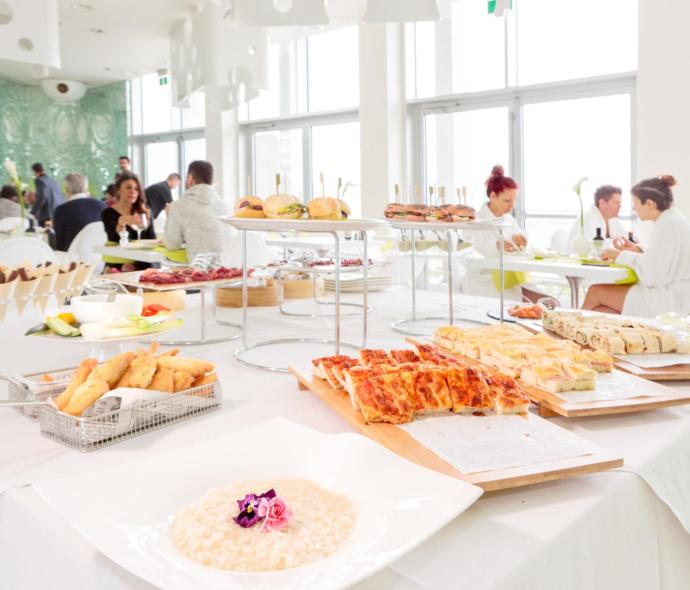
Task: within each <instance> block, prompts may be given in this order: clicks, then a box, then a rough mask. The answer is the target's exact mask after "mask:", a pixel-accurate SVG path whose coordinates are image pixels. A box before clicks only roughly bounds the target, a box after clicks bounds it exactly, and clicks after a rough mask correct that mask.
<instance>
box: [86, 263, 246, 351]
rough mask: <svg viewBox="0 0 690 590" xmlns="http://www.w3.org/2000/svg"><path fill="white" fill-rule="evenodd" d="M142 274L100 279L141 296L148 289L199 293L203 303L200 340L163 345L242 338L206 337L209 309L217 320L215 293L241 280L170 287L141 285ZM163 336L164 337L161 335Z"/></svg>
mask: <svg viewBox="0 0 690 590" xmlns="http://www.w3.org/2000/svg"><path fill="white" fill-rule="evenodd" d="M140 274H141V273H140V272H133V273H113V274H111V275H110V274H106V275H102V276H101V277H99V278H100V279H101V280H103V281H106V282H109V283H114V284H118V285H125V286H128V287H134V288H136V289H137V293H139V294H141V293H143V290H144V289H148V290H150V291H175V290H178V289H183V290H185V291H196V290H198V291H199V294H200V298H201V301H200V302H199V310H200V314H201V317H200V319H199V329H200V334H199V338H198V339H195V340H167V341H164V340H161V341H160V342H161V344H164V345H166V346H199V345H203V344H218V343H220V342H230V341H231V340H235V339H237V338H239V337H240V333H239V331H238V332H237V333H235V334H232V335H230V336H222V337H219V338H207V337H206V316H207V315H208V314H207V309H206V308H207V307H209V308H210V311H211V313H212V314H213V317H214V320H215V313H216V311H215V308H216V306H215V301H214V300H213V292H215V290H216V288H218V287H229V286H232V285H237V284H239V279H223V280H218V281H204V282H197V283H181V284H179V283H176V284H170V285H154V284H151V283H140V282H139V275H140ZM207 290H208V291H212V293H211V296H210V297H209V298H208V304H207V298H206V291H207ZM215 321H216V323H217V324H221V325H223V326H228V327H231V328H235V329H237V330H241V329H242V326H240V325H239V324H235V323H232V322H227V321H220V320H215ZM161 336H162V335H161Z"/></svg>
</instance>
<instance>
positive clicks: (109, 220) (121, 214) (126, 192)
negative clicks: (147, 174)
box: [101, 172, 156, 271]
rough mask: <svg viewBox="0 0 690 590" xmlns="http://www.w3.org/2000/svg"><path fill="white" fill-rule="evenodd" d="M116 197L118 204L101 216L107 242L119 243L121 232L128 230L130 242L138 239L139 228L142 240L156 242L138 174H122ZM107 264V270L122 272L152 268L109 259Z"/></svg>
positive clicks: (118, 181)
mask: <svg viewBox="0 0 690 590" xmlns="http://www.w3.org/2000/svg"><path fill="white" fill-rule="evenodd" d="M115 195H116V196H117V201H116V202H115V203H113V205H111V206H110V207H108V208H107V209H104V210H103V213H101V220H102V221H103V226H104V227H105V233H106V234H107V235H108V242H109V243H112V244H119V243H120V232H122V231H123V230H125V229H126V230H127V235H128V237H129V239H130V240H132V241H133V240H136V239H137V238H138V237H139V236H138V235H137V229H136V228H139V229H140V236H141V238H142V239H155V237H156V232H155V230H154V229H153V224H152V223H151V212H150V211H149V208H148V207H147V206H146V196H145V194H144V190H143V189H142V186H141V183H140V182H139V178H138V177H137V175H136V174H133V173H132V172H123V173H122V174H119V175H118V177H117V181H116V182H115ZM106 265H107V266H108V268H111V269H113V268H114V269H118V270H123V271H129V270H143V269H145V268H148V267H150V266H151V265H150V264H148V263H146V262H137V261H134V260H129V261H120V262H109V261H108V260H107V258H106Z"/></svg>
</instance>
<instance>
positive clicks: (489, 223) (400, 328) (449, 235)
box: [391, 218, 507, 336]
mask: <svg viewBox="0 0 690 590" xmlns="http://www.w3.org/2000/svg"><path fill="white" fill-rule="evenodd" d="M391 227H393V228H394V229H397V230H400V231H401V232H403V233H404V232H406V231H409V232H410V233H411V235H412V240H411V241H412V248H411V250H410V265H411V269H412V316H411V317H409V318H405V319H402V320H398V321H396V322H393V323H392V324H391V327H392V328H393V329H394V330H395V331H396V332H400V333H401V334H408V335H412V336H422V335H424V333H423V332H419V331H416V330H413V329H411V326H414V324H416V323H419V322H425V321H427V322H428V321H435V320H443V321H447V322H448V324H449V325H451V326H452V325H453V323H454V321H455V310H454V308H453V244H454V243H455V242H456V241H457V235H456V239H455V240H453V235H454V234H455V233H456V232H459V231H493V232H497V233H498V242H499V244H498V245H499V260H500V271H499V273H500V278H499V282H500V288H499V298H500V321H501V322H503V313H504V306H503V295H504V294H503V292H504V277H503V230H504V229H505V228H506V227H507V224H506V223H505V222H504V221H503V220H502V219H500V218H499V219H496V220H490V219H489V220H476V221H466V222H456V223H446V222H438V223H433V222H419V223H416V222H411V221H395V222H393V223H391ZM416 231H422V232H424V231H433V232H434V233H436V234H438V233H445V235H446V247H447V251H448V258H447V274H448V316H447V317H444V316H424V317H418V316H417V289H416V285H415V257H416V254H417V248H416V245H415V237H414V232H416ZM466 321H474V322H476V321H477V320H466Z"/></svg>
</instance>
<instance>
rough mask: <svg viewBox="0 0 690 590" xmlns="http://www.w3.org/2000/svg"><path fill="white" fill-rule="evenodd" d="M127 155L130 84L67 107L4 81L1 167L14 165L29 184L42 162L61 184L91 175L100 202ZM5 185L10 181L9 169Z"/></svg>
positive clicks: (1, 173) (94, 92)
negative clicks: (74, 175) (35, 165)
mask: <svg viewBox="0 0 690 590" xmlns="http://www.w3.org/2000/svg"><path fill="white" fill-rule="evenodd" d="M126 153H127V101H126V87H125V83H124V82H118V83H116V84H109V85H107V86H99V87H97V88H92V89H89V90H88V91H87V92H86V95H85V96H84V98H82V99H81V100H80V101H79V102H76V103H70V104H62V103H57V102H55V101H53V100H52V99H51V98H49V97H48V96H47V95H46V94H44V93H43V91H42V90H41V89H40V88H38V87H36V86H28V85H24V84H14V83H11V82H4V81H0V161H2V160H4V159H5V158H10V159H11V160H14V161H15V162H16V163H17V172H18V173H19V175H20V177H21V179H22V180H23V181H24V182H30V180H31V178H32V175H31V164H33V163H34V162H41V163H42V164H43V166H44V167H45V168H46V172H47V173H48V174H50V175H52V176H55V178H57V179H58V181H59V182H60V183H61V184H63V179H64V177H65V176H66V175H67V174H69V173H70V172H80V173H81V174H85V175H86V176H87V177H88V178H89V185H90V187H91V193H92V194H93V195H94V196H100V195H101V193H102V191H103V189H104V188H105V187H106V186H107V185H108V184H109V183H111V182H112V181H113V177H114V175H115V171H116V169H117V158H118V156H120V155H122V154H126ZM0 180H1V181H2V183H3V184H4V183H5V182H7V181H8V180H9V176H8V174H7V172H6V171H5V169H4V168H0Z"/></svg>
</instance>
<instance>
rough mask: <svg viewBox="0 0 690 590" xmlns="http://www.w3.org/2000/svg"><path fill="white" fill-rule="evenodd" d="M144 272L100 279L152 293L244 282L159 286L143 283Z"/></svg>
mask: <svg viewBox="0 0 690 590" xmlns="http://www.w3.org/2000/svg"><path fill="white" fill-rule="evenodd" d="M143 272H144V271H141V270H137V271H133V272H119V273H109V274H104V275H101V276H100V277H99V278H100V279H103V280H104V281H109V282H111V283H120V284H121V285H125V286H127V287H134V288H135V289H150V290H151V291H177V290H179V289H183V290H189V289H211V288H213V287H218V286H220V285H228V284H229V283H233V282H237V281H240V282H241V281H242V277H237V278H234V279H218V280H216V281H196V282H193V283H170V284H169V285H158V284H156V283H141V282H139V277H140V276H141V274H142V273H143Z"/></svg>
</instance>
